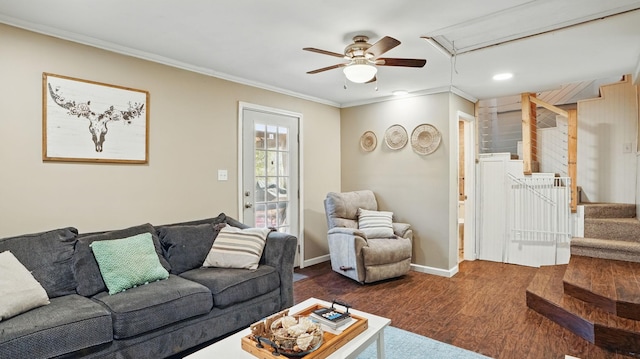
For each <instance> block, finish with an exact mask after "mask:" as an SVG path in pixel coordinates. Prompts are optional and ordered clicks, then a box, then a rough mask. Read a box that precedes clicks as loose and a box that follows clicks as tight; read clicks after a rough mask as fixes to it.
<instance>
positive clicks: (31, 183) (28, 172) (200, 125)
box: [0, 25, 340, 259]
mask: <svg viewBox="0 0 640 359" xmlns="http://www.w3.org/2000/svg"><path fill="white" fill-rule="evenodd" d="M0 47H1V50H2V56H0V74H2V76H1V77H0V78H1V79H2V86H0V102H1V105H0V165H1V169H0V183H1V186H0V237H5V236H11V235H18V234H23V233H29V232H36V231H44V230H48V229H53V228H57V227H62V226H75V227H77V228H78V229H79V230H80V231H81V232H88V231H97V230H106V229H115V228H122V227H124V226H130V225H136V224H140V223H145V222H151V223H154V224H162V223H167V222H176V221H182V220H190V219H198V218H204V217H208V216H213V215H217V214H218V213H219V212H225V213H228V214H231V215H233V216H234V217H237V216H238V208H237V202H238V200H237V190H238V189H237V181H238V180H237V171H238V169H237V138H238V135H237V119H238V113H237V112H238V102H239V101H244V102H248V103H253V104H258V105H262V106H268V107H274V108H280V109H284V110H288V111H293V112H298V113H301V114H303V123H302V126H301V128H302V132H301V137H302V141H303V142H302V143H303V147H302V153H303V162H304V163H305V164H306V165H305V166H304V172H303V182H302V186H303V189H304V203H303V208H304V215H305V222H304V228H305V233H304V234H305V238H306V241H307V243H306V244H307V246H306V253H305V258H307V259H308V258H314V257H318V256H322V255H324V254H326V253H327V252H328V251H327V249H326V248H327V246H326V222H325V219H324V209H323V207H322V199H323V198H324V196H325V194H326V193H327V192H329V191H336V190H339V189H340V147H339V145H340V142H339V141H340V111H339V109H337V108H334V107H331V106H327V105H322V104H318V103H314V102H311V101H306V100H302V99H298V98H294V97H291V96H286V95H282V94H278V93H274V92H270V91H266V90H261V89H258V88H254V87H249V86H245V85H241V84H237V83H233V82H228V81H224V80H220V79H217V78H213V77H209V76H205V75H201V74H197V73H192V72H188V71H184V70H180V69H176V68H172V67H168V66H164V65H160V64H157V63H153V62H149V61H144V60H140V59H136V58H132V57H128V56H123V55H119V54H115V53H111V52H107V51H103V50H99V49H96V48H93V47H89V46H84V45H79V44H76V43H72V42H68V41H64V40H60V39H56V38H52V37H48V36H43V35H39V34H35V33H32V32H28V31H24V30H21V29H17V28H13V27H9V26H6V25H0ZM43 72H49V73H54V74H60V75H65V76H71V77H76V78H81V79H86V80H92V81H97V82H104V83H109V84H115V85H120V86H125V87H131V88H136V89H142V90H147V91H149V92H150V95H151V101H150V108H149V110H150V133H149V136H150V144H149V163H148V164H147V165H117V164H91V163H62V162H43V161H42V73H43ZM87 135H89V134H88V131H87ZM107 138H108V137H107ZM107 145H108V143H107ZM218 169H227V170H228V171H229V180H228V181H226V182H219V181H217V170H218ZM321 213H322V216H321V215H320V214H321Z"/></svg>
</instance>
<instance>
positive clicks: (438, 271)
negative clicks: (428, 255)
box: [411, 264, 458, 278]
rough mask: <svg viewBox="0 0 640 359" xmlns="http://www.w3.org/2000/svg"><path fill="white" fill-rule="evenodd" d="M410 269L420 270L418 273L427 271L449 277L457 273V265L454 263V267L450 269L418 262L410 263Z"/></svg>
mask: <svg viewBox="0 0 640 359" xmlns="http://www.w3.org/2000/svg"><path fill="white" fill-rule="evenodd" d="M411 270H413V271H416V272H420V273H427V274H433V275H437V276H440V277H447V278H451V277H453V276H454V275H456V273H458V265H457V264H456V265H455V267H453V268H451V269H442V268H435V267H428V266H423V265H419V264H411Z"/></svg>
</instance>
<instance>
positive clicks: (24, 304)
mask: <svg viewBox="0 0 640 359" xmlns="http://www.w3.org/2000/svg"><path fill="white" fill-rule="evenodd" d="M0 273H2V276H1V277H0V321H2V320H6V319H8V318H11V317H13V316H16V315H18V314H21V313H24V312H26V311H28V310H31V309H33V308H37V307H40V306H43V305H47V304H49V297H47V292H46V291H45V290H44V288H42V286H41V285H40V283H38V281H37V280H36V279H35V278H33V275H32V274H31V273H29V270H28V269H27V268H25V267H24V266H23V265H22V263H20V261H19V260H18V259H17V258H16V257H15V256H14V255H13V254H12V253H11V252H10V251H5V252H2V253H0Z"/></svg>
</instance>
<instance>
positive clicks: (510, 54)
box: [0, 0, 640, 107]
mask: <svg viewBox="0 0 640 359" xmlns="http://www.w3.org/2000/svg"><path fill="white" fill-rule="evenodd" d="M638 9H640V1H629V0H607V1H604V0H533V1H532V0H492V1H490V2H489V1H474V0H446V1H445V0H440V1H437V0H396V1H388V0H387V1H383V0H367V1H353V0H352V1H339V0H318V1H313V2H312V1H302V0H299V1H294V0H268V1H249V0H234V1H231V0H227V1H222V0H183V1H175V0H136V1H131V0H110V1H95V0H93V1H92V0H62V1H50V0H0V22H2V23H6V24H9V25H14V26H18V27H22V28H26V29H29V30H33V31H37V32H41V33H45V34H49V35H52V36H56V37H60V38H64V39H68V40H72V41H76V42H80V43H84V44H88V45H92V46H96V47H99V48H104V49H108V50H112V51H115V52H119V53H124V54H128V55H131V56H135V57H140V58H145V59H149V60H152V61H157V62H160V63H165V64H168V65H172V66H176V67H180V68H184V69H189V70H193V71H197V72H201V73H205V74H210V75H212V76H216V77H220V78H223V79H229V80H232V81H237V82H241V83H246V84H249V85H253V86H258V87H262V88H267V89H271V90H275V91H278V92H282V93H286V94H290V95H294V96H298V97H302V98H307V99H311V100H314V101H318V102H321V103H327V104H330V105H334V106H340V107H348V106H353V105H357V104H362V103H369V102H375V101H380V100H384V99H388V98H389V97H390V96H391V92H392V91H394V90H398V89H402V90H407V91H410V92H411V93H413V94H423V93H430V92H436V91H441V90H442V89H448V88H450V86H451V85H453V88H454V89H455V90H456V91H458V92H459V93H461V94H463V95H465V96H467V97H468V98H476V99H490V98H495V97H502V96H506V95H514V94H519V93H521V92H541V91H547V90H553V89H558V88H560V87H561V86H562V85H564V84H568V83H573V82H579V81H585V80H592V79H599V78H605V77H611V76H619V75H623V74H627V73H634V74H637V72H638V71H639V70H638V68H640V10H638ZM617 13H620V14H619V15H615V16H613V14H617ZM600 18H602V19H600ZM594 19H595V20H594ZM576 23H583V24H581V25H575V26H573V25H574V24H576ZM554 29H557V30H554ZM358 34H363V35H367V36H369V37H370V43H373V42H375V41H377V40H378V39H380V38H381V37H383V36H391V37H394V38H396V39H398V40H400V41H401V42H402V44H401V45H400V46H398V47H396V48H394V49H392V50H390V51H389V52H387V53H385V54H384V56H383V57H400V58H425V59H427V64H426V66H425V67H424V68H404V67H388V66H385V67H380V68H379V71H378V75H377V78H378V81H377V83H370V84H353V83H346V85H347V88H346V89H344V88H343V87H344V85H345V79H344V75H343V74H342V71H341V69H335V70H330V71H326V72H322V73H319V74H314V75H309V74H306V72H307V71H310V70H314V69H317V68H321V67H326V66H330V65H333V64H336V63H340V62H341V60H340V59H338V58H335V57H331V56H326V55H322V54H318V53H312V52H308V51H303V50H302V48H303V47H315V48H319V49H323V50H328V51H331V52H337V53H342V52H343V49H344V47H345V46H346V45H348V44H349V43H350V42H351V39H352V37H353V36H354V35H358ZM536 34H539V35H536ZM421 37H434V38H435V39H437V40H438V41H439V42H441V43H442V44H443V45H444V46H445V47H448V48H449V50H450V51H453V52H456V53H457V55H456V56H455V57H453V58H449V57H447V56H445V55H443V53H442V52H440V51H439V50H438V49H436V48H435V47H434V46H432V45H431V44H430V43H429V42H427V41H426V40H425V39H422V38H421ZM521 37H524V38H523V39H520V40H516V39H518V38H521ZM495 43H499V44H498V45H495V46H491V45H493V44H495ZM500 43H501V44H500ZM452 44H453V46H452ZM453 48H455V50H454V49H453ZM3 54H6V52H4V51H3ZM452 65H453V66H452ZM44 70H45V71H46V69H44ZM452 70H453V71H452ZM507 71H508V72H512V73H513V74H514V77H513V79H511V80H509V81H506V82H495V81H493V80H492V79H491V77H492V76H493V75H494V74H495V73H499V72H507ZM64 75H68V76H73V74H64ZM376 87H377V90H376Z"/></svg>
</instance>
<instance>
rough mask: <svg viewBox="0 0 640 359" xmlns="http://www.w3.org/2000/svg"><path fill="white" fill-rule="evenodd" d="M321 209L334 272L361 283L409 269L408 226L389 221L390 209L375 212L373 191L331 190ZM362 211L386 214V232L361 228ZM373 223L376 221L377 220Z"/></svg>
mask: <svg viewBox="0 0 640 359" xmlns="http://www.w3.org/2000/svg"><path fill="white" fill-rule="evenodd" d="M324 208H325V212H326V214H327V224H328V226H329V231H328V232H327V240H328V242H329V253H330V256H331V268H332V269H333V270H334V271H336V272H338V273H340V274H342V275H345V276H347V277H349V278H352V279H354V280H356V281H358V282H360V283H371V282H376V281H379V280H383V279H388V278H394V277H398V276H401V275H403V274H405V273H407V272H408V271H409V269H410V265H411V252H412V248H411V247H412V241H413V231H412V230H411V226H410V225H409V224H406V223H389V222H392V221H391V219H390V218H391V212H377V211H378V202H377V201H376V197H375V195H374V194H373V192H372V191H369V190H364V191H355V192H344V193H335V192H330V193H329V194H327V197H326V198H325V200H324ZM367 211H376V212H367ZM364 214H367V215H370V214H381V215H383V217H384V215H386V216H387V217H386V218H385V220H384V221H382V222H383V223H382V225H383V226H387V227H388V231H387V232H386V233H387V234H380V233H375V232H379V231H373V232H372V231H371V230H370V228H363V227H366V226H365V225H363V223H359V220H361V219H362V220H363V221H365V217H363V215H364ZM374 222H375V223H378V222H377V220H376V221H374ZM370 223H371V222H370ZM389 225H390V226H389ZM366 233H369V236H367V234H366ZM372 237H376V238H372Z"/></svg>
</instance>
